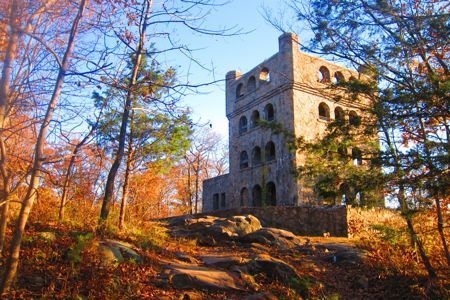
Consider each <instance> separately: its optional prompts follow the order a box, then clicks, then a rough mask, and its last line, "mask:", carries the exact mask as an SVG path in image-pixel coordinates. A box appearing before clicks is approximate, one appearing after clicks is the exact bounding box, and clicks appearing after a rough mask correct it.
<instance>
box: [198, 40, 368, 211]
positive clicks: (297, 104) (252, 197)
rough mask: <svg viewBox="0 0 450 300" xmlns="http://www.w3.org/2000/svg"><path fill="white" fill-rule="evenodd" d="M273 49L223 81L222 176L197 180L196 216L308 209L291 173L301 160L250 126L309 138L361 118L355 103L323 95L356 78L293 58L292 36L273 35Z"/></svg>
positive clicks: (280, 139) (310, 198) (275, 137)
mask: <svg viewBox="0 0 450 300" xmlns="http://www.w3.org/2000/svg"><path fill="white" fill-rule="evenodd" d="M278 44H279V51H278V53H276V54H275V55H273V56H272V57H270V58H268V59H267V60H265V61H264V62H262V63H261V64H259V65H258V66H256V67H255V68H253V69H252V70H250V71H248V72H247V73H245V74H241V73H240V72H239V71H230V72H228V73H227V75H226V114H227V118H228V120H229V164H230V165H229V169H230V171H229V174H225V175H222V176H218V177H214V178H211V179H208V180H205V181H204V182H203V211H210V210H215V209H225V208H235V207H239V206H261V205H293V206H295V205H300V204H305V203H314V201H315V199H314V195H313V194H312V192H311V191H310V190H309V189H307V188H304V187H302V184H301V182H299V181H298V180H297V179H296V178H295V176H294V175H293V171H294V170H295V169H296V167H297V166H299V165H301V164H303V162H304V157H303V155H301V154H299V153H295V152H293V151H290V150H289V149H288V146H287V141H286V140H285V137H284V136H283V135H282V134H274V133H273V132H272V130H269V129H267V128H266V127H262V126H259V125H258V121H259V120H265V121H267V122H276V123H277V124H280V125H281V126H282V127H283V128H284V129H286V130H287V131H288V132H292V133H294V134H295V136H297V137H299V136H301V137H304V138H305V139H307V140H313V139H315V138H317V135H320V134H321V133H322V132H324V130H325V129H326V127H327V124H328V122H330V120H333V119H336V118H340V119H345V120H346V121H348V122H352V121H353V120H355V119H357V118H358V115H361V113H362V112H361V108H362V105H364V104H363V103H360V102H358V103H350V102H346V101H340V102H339V103H336V102H335V101H334V100H333V99H332V97H330V96H328V97H327V96H326V94H324V92H323V90H324V89H325V87H326V85H327V83H329V82H330V81H340V80H351V78H352V77H356V76H358V74H357V73H356V72H354V71H351V70H349V69H346V68H344V67H342V66H339V65H336V64H333V63H331V62H329V61H326V60H324V59H321V58H318V57H314V56H311V55H309V54H306V53H303V52H300V51H299V47H298V45H299V43H298V37H297V35H295V34H293V33H284V34H283V35H281V36H280V37H279V38H278Z"/></svg>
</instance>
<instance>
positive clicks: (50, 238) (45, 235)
mask: <svg viewBox="0 0 450 300" xmlns="http://www.w3.org/2000/svg"><path fill="white" fill-rule="evenodd" d="M39 238H40V239H43V240H44V241H46V242H54V241H55V240H56V234H55V233H54V232H52V231H43V232H40V233H39Z"/></svg>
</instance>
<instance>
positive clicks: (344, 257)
mask: <svg viewBox="0 0 450 300" xmlns="http://www.w3.org/2000/svg"><path fill="white" fill-rule="evenodd" d="M317 248H323V249H325V251H327V252H328V251H330V252H331V253H330V254H327V255H326V256H325V257H324V259H325V261H327V262H330V263H335V264H348V265H356V264H359V263H361V262H362V260H363V259H364V257H365V256H366V253H365V252H364V251H362V250H360V249H358V248H355V247H352V246H348V245H336V244H317Z"/></svg>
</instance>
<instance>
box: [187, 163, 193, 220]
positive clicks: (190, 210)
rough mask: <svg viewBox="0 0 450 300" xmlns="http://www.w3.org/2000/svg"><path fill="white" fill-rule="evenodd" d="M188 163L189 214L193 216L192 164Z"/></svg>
mask: <svg viewBox="0 0 450 300" xmlns="http://www.w3.org/2000/svg"><path fill="white" fill-rule="evenodd" d="M186 161H187V162H188V182H187V190H188V197H189V199H188V201H189V212H190V214H191V215H192V214H193V209H194V208H193V206H192V191H191V164H190V163H189V161H188V160H187V159H186Z"/></svg>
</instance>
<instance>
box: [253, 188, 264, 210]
mask: <svg viewBox="0 0 450 300" xmlns="http://www.w3.org/2000/svg"><path fill="white" fill-rule="evenodd" d="M252 200H253V203H252V204H253V206H258V207H260V206H262V189H261V186H260V185H258V184H257V185H255V186H254V187H253V190H252Z"/></svg>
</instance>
